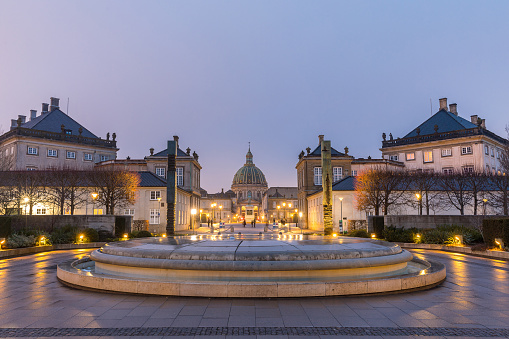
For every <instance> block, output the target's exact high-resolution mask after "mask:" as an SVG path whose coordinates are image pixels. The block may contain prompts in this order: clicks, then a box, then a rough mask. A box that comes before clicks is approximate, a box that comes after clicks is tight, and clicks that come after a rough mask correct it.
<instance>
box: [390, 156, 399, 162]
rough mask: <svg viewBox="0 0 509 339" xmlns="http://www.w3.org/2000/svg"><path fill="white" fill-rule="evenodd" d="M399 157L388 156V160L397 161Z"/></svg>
mask: <svg viewBox="0 0 509 339" xmlns="http://www.w3.org/2000/svg"><path fill="white" fill-rule="evenodd" d="M398 159H399V157H398V156H397V155H389V160H393V161H398Z"/></svg>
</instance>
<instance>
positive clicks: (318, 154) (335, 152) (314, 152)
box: [308, 145, 345, 157]
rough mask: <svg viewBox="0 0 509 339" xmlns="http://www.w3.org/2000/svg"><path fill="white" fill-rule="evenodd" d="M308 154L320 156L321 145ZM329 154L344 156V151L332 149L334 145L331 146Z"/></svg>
mask: <svg viewBox="0 0 509 339" xmlns="http://www.w3.org/2000/svg"><path fill="white" fill-rule="evenodd" d="M309 155H314V156H319V157H321V156H322V146H321V145H318V146H317V147H316V148H315V150H314V151H313V152H311V153H309V154H308V156H309ZM331 155H332V156H340V157H344V156H345V153H341V152H338V151H336V150H335V149H334V147H331Z"/></svg>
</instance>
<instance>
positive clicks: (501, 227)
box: [482, 218, 509, 247]
mask: <svg viewBox="0 0 509 339" xmlns="http://www.w3.org/2000/svg"><path fill="white" fill-rule="evenodd" d="M482 235H483V238H484V242H485V243H486V245H488V246H490V247H496V244H495V238H502V240H503V242H504V245H505V246H507V245H509V219H507V218H496V219H484V220H483V222H482Z"/></svg>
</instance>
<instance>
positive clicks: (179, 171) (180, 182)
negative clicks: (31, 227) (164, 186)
mask: <svg viewBox="0 0 509 339" xmlns="http://www.w3.org/2000/svg"><path fill="white" fill-rule="evenodd" d="M176 171H177V186H184V168H183V167H177V169H176Z"/></svg>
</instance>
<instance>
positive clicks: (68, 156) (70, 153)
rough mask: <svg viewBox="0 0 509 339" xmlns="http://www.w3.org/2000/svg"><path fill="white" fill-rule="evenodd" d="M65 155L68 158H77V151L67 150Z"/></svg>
mask: <svg viewBox="0 0 509 339" xmlns="http://www.w3.org/2000/svg"><path fill="white" fill-rule="evenodd" d="M65 157H66V159H76V152H73V151H67V152H66V156H65Z"/></svg>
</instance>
